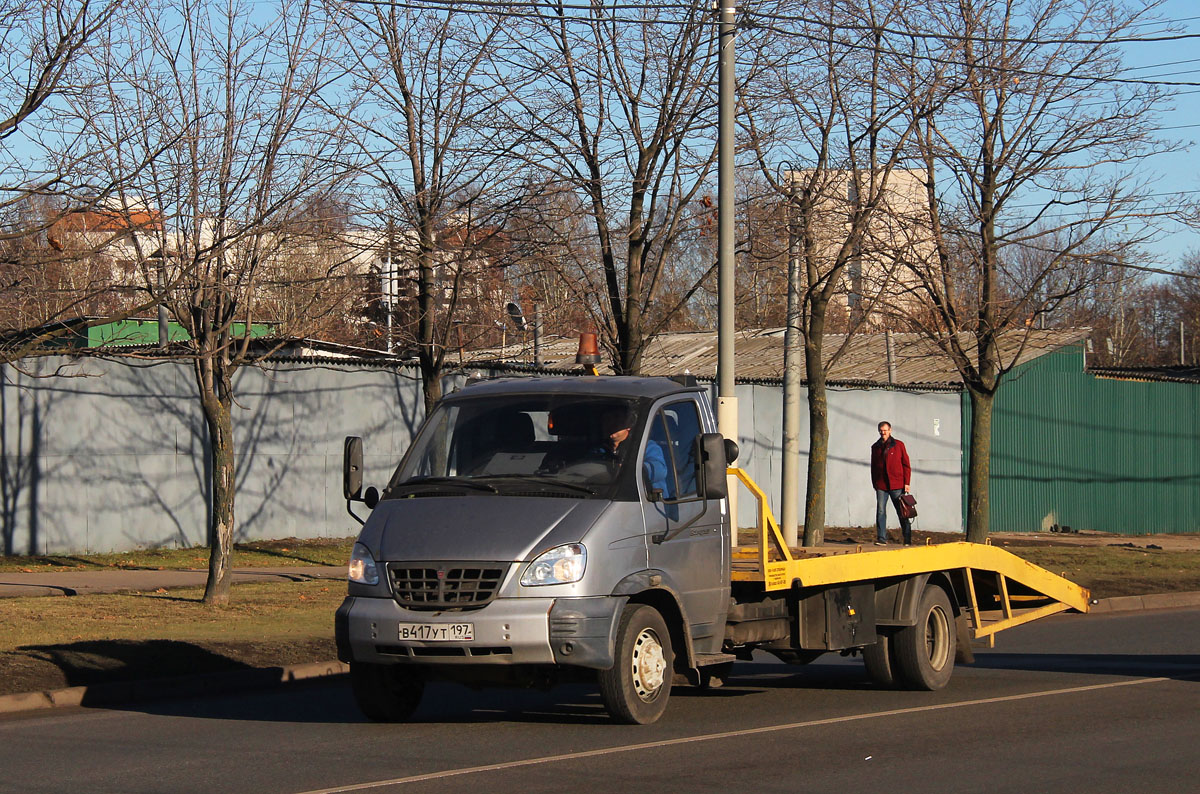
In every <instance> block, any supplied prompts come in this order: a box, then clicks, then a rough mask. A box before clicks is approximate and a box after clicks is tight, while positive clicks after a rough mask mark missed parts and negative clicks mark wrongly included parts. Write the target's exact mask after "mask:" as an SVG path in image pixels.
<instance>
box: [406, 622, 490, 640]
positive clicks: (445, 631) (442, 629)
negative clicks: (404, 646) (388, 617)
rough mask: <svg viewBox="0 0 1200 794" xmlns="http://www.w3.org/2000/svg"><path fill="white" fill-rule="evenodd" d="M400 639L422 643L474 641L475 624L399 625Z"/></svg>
mask: <svg viewBox="0 0 1200 794" xmlns="http://www.w3.org/2000/svg"><path fill="white" fill-rule="evenodd" d="M400 639H402V640H420V641H422V642H469V641H470V640H473V639H475V624H474V623H401V624H400Z"/></svg>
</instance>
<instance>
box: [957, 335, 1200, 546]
mask: <svg viewBox="0 0 1200 794" xmlns="http://www.w3.org/2000/svg"><path fill="white" fill-rule="evenodd" d="M963 413H964V419H963V429H964V442H963V449H964V464H963V465H964V469H963V471H964V480H965V472H966V470H967V469H966V466H967V461H966V455H967V454H968V453H969V449H970V446H969V443H968V434H969V422H970V406H969V399H967V398H965V397H964V411H963ZM964 503H965V500H964ZM990 523H991V530H992V531H994V532H1024V531H1037V530H1043V531H1045V530H1049V529H1050V527H1051V526H1053V525H1059V526H1068V527H1071V528H1072V529H1093V530H1102V531H1105V532H1115V533H1120V534H1127V535H1136V534H1148V533H1158V532H1164V533H1182V532H1197V531H1200V387H1197V386H1196V385H1194V384H1184V383H1164V382H1141V381H1124V380H1115V379H1110V378H1097V377H1095V376H1093V375H1091V374H1088V373H1086V372H1084V371H1083V352H1082V348H1081V347H1078V346H1076V347H1072V348H1067V349H1064V350H1061V351H1058V352H1055V353H1052V354H1050V355H1046V356H1043V357H1041V358H1039V359H1037V360H1035V361H1033V362H1030V363H1028V364H1026V365H1024V366H1022V367H1020V368H1018V369H1017V370H1014V372H1013V373H1012V374H1011V375H1010V377H1009V380H1008V381H1007V383H1006V384H1005V385H1002V387H1001V389H1000V392H999V394H998V396H997V400H996V407H995V413H994V416H993V422H992V471H991V522H990Z"/></svg>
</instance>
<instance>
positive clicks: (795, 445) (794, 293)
mask: <svg viewBox="0 0 1200 794" xmlns="http://www.w3.org/2000/svg"><path fill="white" fill-rule="evenodd" d="M785 178H786V179H787V180H788V203H787V207H786V209H787V229H788V286H787V327H786V328H785V329H784V334H783V466H782V468H781V471H782V477H781V482H780V496H781V497H782V498H781V500H780V511H779V515H780V519H781V520H780V529H781V530H782V531H783V539H784V542H785V543H787V545H788V546H799V545H800V382H801V380H802V378H801V375H800V348H801V346H802V345H803V342H802V339H801V322H802V321H803V312H802V310H803V306H802V305H801V301H802V300H803V297H802V296H801V294H800V238H799V236H798V235H797V234H796V218H795V212H796V207H795V204H796V174H795V172H794V171H788V172H786V174H785Z"/></svg>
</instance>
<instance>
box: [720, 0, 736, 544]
mask: <svg viewBox="0 0 1200 794" xmlns="http://www.w3.org/2000/svg"><path fill="white" fill-rule="evenodd" d="M719 2H720V3H721V23H720V27H719V33H718V35H719V43H720V69H719V81H718V91H719V95H718V116H717V120H718V128H717V424H718V427H719V429H720V431H721V435H723V436H725V438H729V439H733V440H734V441H737V440H738V438H739V436H738V408H737V396H736V394H735V386H734V366H733V359H734V345H733V338H734V337H733V335H734V312H733V308H734V247H733V244H734V237H733V235H734V227H733V218H734V214H733V212H734V190H733V154H734V149H733V133H734V127H733V112H734V102H735V95H734V58H733V56H734V50H733V40H734V33H735V31H736V29H737V25H736V22H735V17H734V15H735V13H736V10H737V9H736V7H735V6H734V5H733V3H734V0H719ZM729 511H730V524H731V526H732V527H733V531H732V533H730V534H731V542H732V544H733V545H734V546H737V545H738V540H737V536H738V521H737V479H736V478H732V477H731V478H730V479H729Z"/></svg>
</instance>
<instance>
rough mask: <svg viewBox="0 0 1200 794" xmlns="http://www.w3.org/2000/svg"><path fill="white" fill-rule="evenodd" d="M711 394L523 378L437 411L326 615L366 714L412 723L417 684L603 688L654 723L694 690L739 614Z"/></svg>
mask: <svg viewBox="0 0 1200 794" xmlns="http://www.w3.org/2000/svg"><path fill="white" fill-rule="evenodd" d="M714 430H715V420H714V417H713V415H712V410H711V407H710V402H709V398H708V394H707V392H706V391H705V390H704V389H702V388H701V387H698V386H695V385H687V384H685V383H680V382H676V381H674V380H671V379H667V378H612V377H605V378H599V377H568V378H514V379H500V380H491V381H485V382H480V383H476V384H473V385H468V386H467V387H465V388H463V389H461V390H460V391H458V392H456V393H454V394H452V395H449V396H447V397H446V398H445V399H443V400H442V401H441V402H440V403H439V404H438V405H437V406H436V407H435V409H434V410H433V411H432V412H431V414H430V415H429V417H428V418H427V419H426V421H425V422H424V424H423V425H422V427H421V429H420V431H419V432H418V434H417V436H416V438H415V439H414V441H413V443H412V445H411V447H410V448H409V450H408V451H407V453H406V454H405V456H404V458H403V460H401V461H400V463H399V465H398V466H397V468H396V470H395V472H394V473H393V474H392V476H391V478H390V480H389V481H388V483H387V484H386V486H385V487H384V488H383V489H382V492H376V491H375V489H374V488H369V489H368V490H367V491H366V492H364V491H363V490H362V475H361V472H362V449H363V442H362V441H361V440H359V439H356V438H351V439H347V444H346V461H345V463H346V465H345V473H344V483H345V495H346V498H347V500H348V504H349V502H353V501H363V502H365V503H366V504H367V506H368V507H370V508H371V513H370V516H369V517H368V518H367V519H366V521H365V523H364V525H363V527H362V531H361V533H360V535H359V537H358V541H357V543H356V544H355V546H354V551H353V554H352V559H351V565H350V581H349V586H348V594H347V598H346V599H345V601H344V603H343V604H342V606H341V607H340V608H339V609H338V612H337V617H336V636H337V643H338V655H339V658H340V659H342V660H343V661H345V662H348V663H349V665H350V670H351V681H352V684H353V689H354V693H355V697H356V700H357V702H358V704H359V706H360V708H361V709H362V710H363V711H364V713H366V714H367V715H368V716H369V717H371V718H373V719H377V720H383V721H394V720H402V719H405V718H407V717H408V716H409V715H410V714H411V713H412V711H413V710H414V709H415V708H416V707H417V705H418V703H419V702H420V698H421V694H422V691H423V688H424V685H425V682H426V681H428V680H430V679H431V678H435V677H440V678H448V679H453V680H459V681H463V682H465V683H468V684H472V685H478V684H488V683H497V684H520V685H529V684H536V683H552V682H554V681H556V680H561V679H563V678H572V677H574V678H577V677H579V676H581V675H582V676H589V677H594V678H596V679H597V681H598V683H599V686H600V691H601V695H602V698H603V701H604V704H605V706H606V708H607V709H608V711H609V712H610V714H612V715H613V716H614V717H615V718H616V719H617V720H619V721H623V722H634V723H644V722H652V721H654V720H655V719H657V718H658V716H659V715H661V714H662V712H663V710H664V709H665V707H666V703H667V699H668V697H669V694H670V689H671V684H672V681H673V679H674V678H675V676H676V675H680V676H687V677H689V678H690V679H692V680H693V681H697V682H699V681H701V680H702V679H703V676H704V672H703V668H706V667H711V666H712V665H715V664H726V665H727V664H728V663H730V662H731V661H732V659H733V657H732V656H728V655H726V654H724V653H722V647H723V644H724V642H725V631H726V617H727V612H728V610H729V605H730V589H731V584H730V578H731V577H730V557H731V545H732V544H731V539H730V536H729V532H730V520H729V515H728V505H727V500H726V476H725V474H726V467H727V466H728V464H729V463H731V462H732V460H733V459H734V458H735V457H736V446H735V445H733V444H732V443H726V442H725V440H724V439H723V438H721V436H720V435H719V434H717V433H715V432H714Z"/></svg>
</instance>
